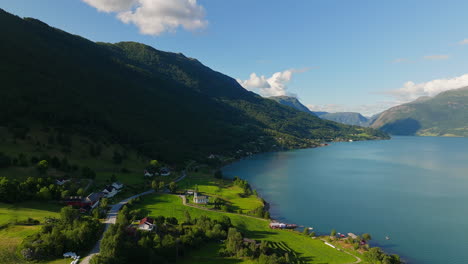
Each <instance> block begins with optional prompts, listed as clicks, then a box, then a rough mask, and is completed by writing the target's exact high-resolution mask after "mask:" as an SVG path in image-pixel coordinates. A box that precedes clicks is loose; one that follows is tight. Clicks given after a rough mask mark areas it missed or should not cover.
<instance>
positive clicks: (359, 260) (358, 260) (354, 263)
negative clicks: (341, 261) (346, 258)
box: [320, 239, 362, 264]
mask: <svg viewBox="0 0 468 264" xmlns="http://www.w3.org/2000/svg"><path fill="white" fill-rule="evenodd" d="M320 240H322V241H323V242H324V243H325V242H327V241H325V239H320ZM336 250H339V251H341V252H343V253H346V254H348V255H350V256H353V257H355V258H356V261H355V262H352V263H346V264H357V263H361V262H362V259H361V258H360V257H358V256H356V255H354V254H351V253H349V252H348V251H344V250H341V249H338V248H336Z"/></svg>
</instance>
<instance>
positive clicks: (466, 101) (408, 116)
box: [371, 87, 468, 137]
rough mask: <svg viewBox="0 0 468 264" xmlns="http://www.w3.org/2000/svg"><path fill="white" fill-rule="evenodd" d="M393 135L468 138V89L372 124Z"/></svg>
mask: <svg viewBox="0 0 468 264" xmlns="http://www.w3.org/2000/svg"><path fill="white" fill-rule="evenodd" d="M371 127H373V128H378V129H381V130H383V131H386V132H388V133H390V134H393V135H420V136H463V137H466V136H468V87H465V88H460V89H455V90H449V91H446V92H443V93H440V94H438V95H436V96H434V97H422V98H419V99H417V100H415V101H413V102H410V103H406V104H402V105H399V106H395V107H392V108H390V109H388V110H386V111H384V112H383V113H382V114H380V116H379V117H378V118H377V120H375V122H373V123H372V125H371Z"/></svg>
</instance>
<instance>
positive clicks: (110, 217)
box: [80, 171, 187, 264]
mask: <svg viewBox="0 0 468 264" xmlns="http://www.w3.org/2000/svg"><path fill="white" fill-rule="evenodd" d="M186 176H187V174H186V173H185V171H183V172H182V175H181V176H180V177H179V178H177V179H176V180H174V182H178V181H181V180H183V179H184V178H185V177H186ZM168 185H169V184H166V186H168ZM151 193H154V190H149V191H146V192H142V193H139V194H136V195H133V196H132V197H128V198H127V199H125V200H122V201H120V202H119V203H117V204H114V205H112V207H111V209H110V210H109V212H108V213H107V218H106V221H104V225H105V226H104V232H103V233H102V236H101V238H100V239H99V240H98V241H97V242H96V245H94V247H93V249H92V250H91V251H90V252H89V254H88V256H86V257H85V258H83V259H82V260H81V262H80V263H81V264H89V261H90V260H91V258H92V257H93V256H94V255H96V254H99V251H100V250H101V240H102V238H103V237H104V233H106V231H107V229H109V226H110V225H111V224H115V223H116V221H117V215H118V214H119V211H120V209H122V207H123V206H124V205H125V204H127V203H128V202H129V201H130V200H132V199H135V198H137V197H140V196H143V195H147V194H151Z"/></svg>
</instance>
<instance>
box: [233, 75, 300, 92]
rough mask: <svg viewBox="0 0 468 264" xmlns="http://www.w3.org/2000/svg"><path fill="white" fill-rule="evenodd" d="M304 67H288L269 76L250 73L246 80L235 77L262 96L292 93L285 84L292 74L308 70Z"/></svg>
mask: <svg viewBox="0 0 468 264" xmlns="http://www.w3.org/2000/svg"><path fill="white" fill-rule="evenodd" d="M308 70H309V68H305V69H289V70H285V71H282V72H275V73H273V75H272V76H271V77H269V78H267V77H265V76H264V75H261V76H258V75H257V74H256V73H251V74H250V78H249V79H247V80H240V79H237V82H238V83H239V84H240V85H242V87H244V88H245V89H247V90H251V91H254V92H258V93H259V94H260V95H262V96H279V95H293V94H291V93H290V92H288V91H287V89H288V87H287V84H288V83H289V82H290V81H291V79H292V77H293V74H295V73H302V72H306V71H308Z"/></svg>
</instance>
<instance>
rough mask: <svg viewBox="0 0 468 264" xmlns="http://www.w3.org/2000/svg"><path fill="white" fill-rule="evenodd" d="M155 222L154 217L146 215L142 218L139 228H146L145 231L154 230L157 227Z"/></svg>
mask: <svg viewBox="0 0 468 264" xmlns="http://www.w3.org/2000/svg"><path fill="white" fill-rule="evenodd" d="M155 226H156V225H155V224H154V219H153V218H150V217H145V218H143V219H141V220H140V223H139V224H138V229H140V230H144V231H153V229H154V228H155Z"/></svg>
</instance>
